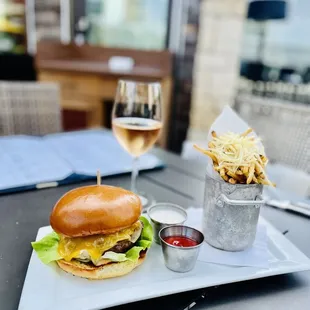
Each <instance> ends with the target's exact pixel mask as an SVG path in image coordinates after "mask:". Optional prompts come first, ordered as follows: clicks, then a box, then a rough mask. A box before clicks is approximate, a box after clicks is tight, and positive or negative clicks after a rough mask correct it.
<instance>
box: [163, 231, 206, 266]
mask: <svg viewBox="0 0 310 310" xmlns="http://www.w3.org/2000/svg"><path fill="white" fill-rule="evenodd" d="M175 236H178V237H187V238H189V239H192V240H194V241H196V242H197V245H195V246H191V247H179V246H175V245H172V244H170V243H167V242H166V241H165V240H164V239H165V238H167V237H175ZM159 238H160V240H161V246H162V251H163V255H164V259H165V264H166V267H167V268H169V269H171V270H172V271H176V272H187V271H190V270H192V269H193V268H194V267H195V264H196V261H197V258H198V254H199V250H200V246H201V245H202V243H203V240H204V236H203V234H202V233H201V232H200V231H199V230H197V229H195V228H191V227H188V226H183V225H178V226H168V227H164V228H163V229H162V230H161V231H160V232H159Z"/></svg>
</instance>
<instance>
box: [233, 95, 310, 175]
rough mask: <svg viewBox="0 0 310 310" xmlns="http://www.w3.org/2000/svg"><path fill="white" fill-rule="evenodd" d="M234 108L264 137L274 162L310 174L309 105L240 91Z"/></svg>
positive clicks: (267, 149) (268, 152) (267, 150)
mask: <svg viewBox="0 0 310 310" xmlns="http://www.w3.org/2000/svg"><path fill="white" fill-rule="evenodd" d="M235 109H236V111H237V112H238V113H239V115H240V116H241V117H242V118H243V119H244V120H245V121H247V122H248V123H249V125H250V126H252V127H253V128H254V130H255V131H256V132H257V133H258V134H259V135H260V137H261V138H262V139H263V143H264V145H265V149H266V153H267V155H268V157H269V158H270V160H271V161H275V162H279V163H284V164H287V165H290V166H293V167H295V168H298V169H300V170H303V171H306V172H308V173H310V106H307V105H304V104H298V103H295V102H289V101H283V100H279V99H273V98H266V97H258V96H253V95H249V94H240V95H238V96H237V98H236V103H235Z"/></svg>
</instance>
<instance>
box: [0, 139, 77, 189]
mask: <svg viewBox="0 0 310 310" xmlns="http://www.w3.org/2000/svg"><path fill="white" fill-rule="evenodd" d="M0 163H1V165H0V190H5V189H10V188H15V187H23V186H30V185H37V184H40V183H45V182H52V181H60V180H63V179H65V178H66V177H68V176H70V175H71V174H72V173H73V171H72V170H71V168H70V166H69V165H68V164H67V163H66V162H65V161H64V160H63V159H61V158H60V157H59V156H58V155H57V153H55V152H53V150H52V149H51V148H47V147H46V146H45V145H43V144H42V140H41V138H40V137H30V136H13V137H1V138H0Z"/></svg>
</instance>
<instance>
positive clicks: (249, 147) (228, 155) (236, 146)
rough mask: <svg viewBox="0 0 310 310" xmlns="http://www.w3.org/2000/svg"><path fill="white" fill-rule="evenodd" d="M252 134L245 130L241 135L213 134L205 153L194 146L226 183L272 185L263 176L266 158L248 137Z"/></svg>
mask: <svg viewBox="0 0 310 310" xmlns="http://www.w3.org/2000/svg"><path fill="white" fill-rule="evenodd" d="M252 131H253V130H252V129H251V128H249V129H248V130H247V131H245V132H244V133H242V134H236V133H232V132H228V133H226V134H224V135H221V136H218V135H217V134H216V132H215V131H213V132H212V140H211V141H210V142H209V144H208V149H207V150H205V149H203V148H201V147H199V146H198V145H194V147H195V148H196V149H197V150H198V151H200V152H202V153H204V154H205V155H208V156H209V157H210V158H211V159H212V161H213V166H214V169H215V170H216V171H217V172H219V174H220V176H221V177H222V178H223V180H225V181H226V182H229V183H231V184H236V183H241V184H242V183H244V184H255V183H257V184H264V185H271V186H275V184H274V183H272V182H270V181H269V179H268V177H267V175H266V172H265V167H266V165H267V163H268V159H267V157H266V156H265V153H264V150H263V149H261V148H260V147H259V146H258V142H259V139H258V138H255V137H253V136H249V133H251V132H252Z"/></svg>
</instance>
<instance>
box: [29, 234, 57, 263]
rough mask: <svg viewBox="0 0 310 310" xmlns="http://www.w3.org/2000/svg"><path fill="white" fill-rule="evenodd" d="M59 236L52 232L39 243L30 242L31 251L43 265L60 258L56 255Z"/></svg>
mask: <svg viewBox="0 0 310 310" xmlns="http://www.w3.org/2000/svg"><path fill="white" fill-rule="evenodd" d="M58 243H59V236H58V235H57V234H56V233H55V232H54V231H53V232H51V233H50V234H48V235H46V236H45V237H44V238H42V239H41V240H40V241H36V242H31V245H32V247H33V249H34V250H35V251H36V253H37V255H38V257H39V258H40V260H41V261H42V262H43V263H44V264H48V263H50V262H52V261H55V260H59V259H61V258H62V257H61V256H60V255H59V254H58Z"/></svg>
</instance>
